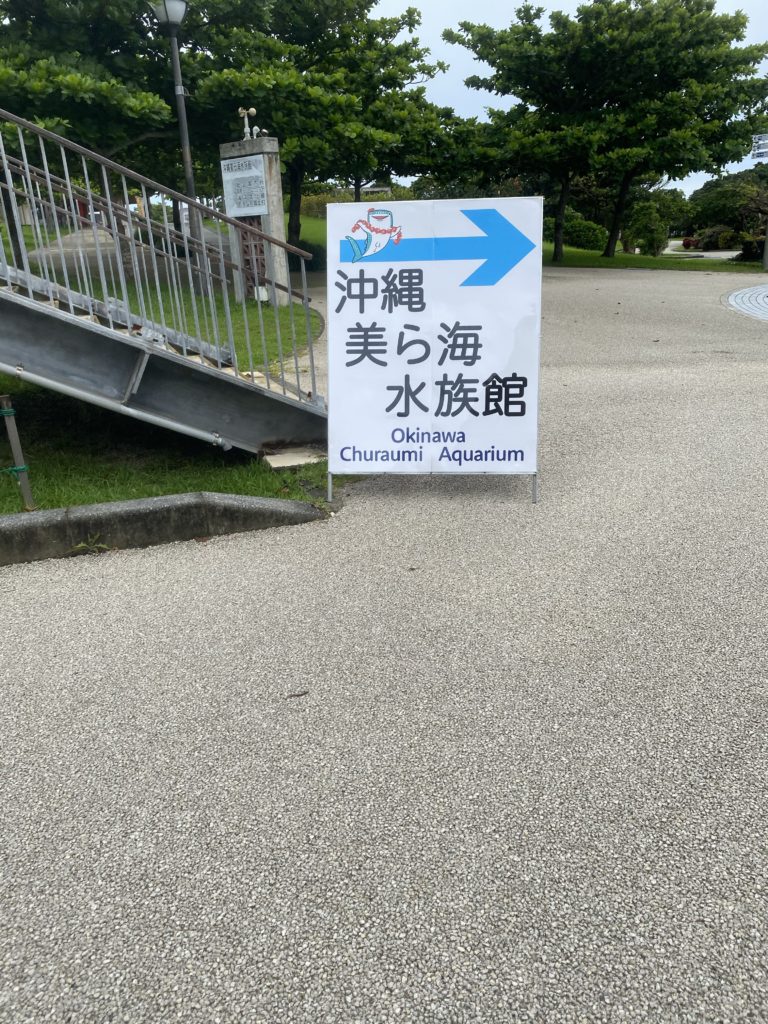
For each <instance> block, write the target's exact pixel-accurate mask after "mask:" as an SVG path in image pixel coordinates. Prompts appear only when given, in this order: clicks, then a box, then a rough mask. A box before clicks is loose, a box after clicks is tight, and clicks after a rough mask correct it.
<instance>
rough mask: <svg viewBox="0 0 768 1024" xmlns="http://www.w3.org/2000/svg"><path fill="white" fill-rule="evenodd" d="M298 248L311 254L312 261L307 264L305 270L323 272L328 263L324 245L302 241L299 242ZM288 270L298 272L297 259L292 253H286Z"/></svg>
mask: <svg viewBox="0 0 768 1024" xmlns="http://www.w3.org/2000/svg"><path fill="white" fill-rule="evenodd" d="M299 248H300V249H303V250H304V251H305V252H311V253H312V259H311V260H310V261H309V263H307V270H311V271H315V270H325V269H326V266H327V263H328V254H327V252H326V249H325V246H324V245H317V244H316V243H315V242H305V241H304V239H302V240H301V241H300V242H299ZM288 268H289V270H299V269H300V266H299V257H298V256H296V255H295V254H294V253H292V252H289V253H288Z"/></svg>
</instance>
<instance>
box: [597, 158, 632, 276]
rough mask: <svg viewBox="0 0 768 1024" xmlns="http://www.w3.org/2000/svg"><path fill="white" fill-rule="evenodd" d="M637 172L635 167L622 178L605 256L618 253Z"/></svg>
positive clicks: (604, 252)
mask: <svg viewBox="0 0 768 1024" xmlns="http://www.w3.org/2000/svg"><path fill="white" fill-rule="evenodd" d="M636 173H637V172H636V171H635V170H634V169H633V170H631V171H627V173H626V174H625V175H624V177H623V178H622V179H621V185H620V186H619V194H618V195H617V196H616V205H615V206H614V208H613V219H612V220H611V230H610V231H609V232H608V241H607V242H606V244H605V250H604V251H603V256H608V257H612V256H615V255H616V243H617V242H618V240H619V234H620V233H621V222H622V221H623V220H624V211H625V210H626V208H627V199H628V197H629V189H630V186H631V184H632V182H633V181H634V180H635V174H636Z"/></svg>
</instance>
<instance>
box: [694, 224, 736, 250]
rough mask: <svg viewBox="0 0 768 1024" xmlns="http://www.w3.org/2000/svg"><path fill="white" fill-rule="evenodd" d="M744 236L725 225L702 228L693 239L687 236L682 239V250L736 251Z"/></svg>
mask: <svg viewBox="0 0 768 1024" xmlns="http://www.w3.org/2000/svg"><path fill="white" fill-rule="evenodd" d="M744 237H745V236H744V235H743V234H742V233H741V232H740V231H734V230H733V228H729V227H727V225H725V224H715V226H714V227H711V228H704V230H703V231H700V232H699V234H698V235H696V236H695V237H693V236H688V237H687V238H684V239H683V248H684V249H700V250H701V251H702V252H714V251H717V250H719V249H738V248H739V246H740V245H741V243H742V240H743V238H744Z"/></svg>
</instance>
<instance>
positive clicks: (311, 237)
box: [285, 214, 328, 270]
mask: <svg viewBox="0 0 768 1024" xmlns="http://www.w3.org/2000/svg"><path fill="white" fill-rule="evenodd" d="M285 224H286V230H287V228H288V218H287V217H286V219H285ZM327 227H328V222H327V221H326V220H324V219H323V218H322V217H306V216H305V215H304V214H302V215H301V239H302V241H303V242H310V243H311V244H312V245H322V246H325V244H326V241H327V238H326V230H327ZM299 248H301V242H299ZM309 269H310V270H311V269H312V267H311V264H310V267H309Z"/></svg>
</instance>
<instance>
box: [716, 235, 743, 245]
mask: <svg viewBox="0 0 768 1024" xmlns="http://www.w3.org/2000/svg"><path fill="white" fill-rule="evenodd" d="M740 245H741V235H740V234H739V232H738V231H721V232H720V234H719V235H718V236H717V248H718V249H738V248H739V246H740Z"/></svg>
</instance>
